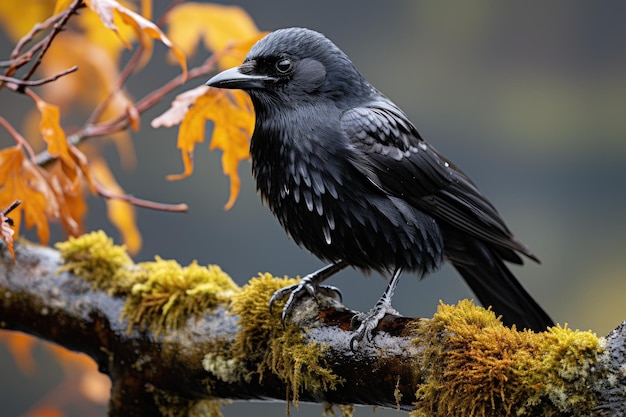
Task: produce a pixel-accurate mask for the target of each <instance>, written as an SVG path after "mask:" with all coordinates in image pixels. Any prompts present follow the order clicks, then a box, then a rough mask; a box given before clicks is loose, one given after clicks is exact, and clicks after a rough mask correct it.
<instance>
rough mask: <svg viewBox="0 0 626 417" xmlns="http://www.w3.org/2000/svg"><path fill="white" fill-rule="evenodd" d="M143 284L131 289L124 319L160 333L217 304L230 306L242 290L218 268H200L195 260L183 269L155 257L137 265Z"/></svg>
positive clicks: (136, 284) (138, 283) (130, 324)
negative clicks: (231, 298)
mask: <svg viewBox="0 0 626 417" xmlns="http://www.w3.org/2000/svg"><path fill="white" fill-rule="evenodd" d="M137 266H138V268H139V270H140V271H141V273H140V274H141V275H142V278H141V279H140V280H139V281H140V282H137V283H135V284H134V285H133V286H132V289H131V293H130V294H129V297H128V299H127V301H126V304H125V305H124V309H123V312H122V317H123V318H128V319H129V328H130V326H133V325H140V326H145V327H148V328H150V329H151V330H153V331H154V332H155V333H157V334H158V333H160V332H162V331H164V330H171V329H176V328H179V327H181V326H183V325H184V324H185V321H186V320H187V318H188V317H189V316H193V315H195V316H198V315H201V314H203V313H204V312H206V311H207V310H209V309H212V308H215V307H216V306H217V305H218V304H228V303H229V302H230V297H231V296H232V295H233V294H234V293H236V292H237V291H239V287H238V286H237V284H235V283H234V282H233V280H232V279H231V278H230V277H229V276H228V275H227V274H226V273H224V272H223V271H222V270H221V269H220V268H219V267H218V266H216V265H209V266H208V267H204V266H200V265H198V264H197V263H196V262H195V261H194V262H192V263H191V264H190V265H189V266H187V267H183V266H181V265H180V264H178V263H177V262H176V261H171V260H169V261H168V260H163V259H161V258H159V257H158V256H157V257H156V260H155V261H154V262H143V263H140V264H138V265H137Z"/></svg>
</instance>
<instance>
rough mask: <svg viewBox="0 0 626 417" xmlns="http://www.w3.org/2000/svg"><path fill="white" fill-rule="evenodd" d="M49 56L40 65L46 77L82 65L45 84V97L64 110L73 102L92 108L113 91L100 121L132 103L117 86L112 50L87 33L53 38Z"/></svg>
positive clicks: (108, 118) (76, 104) (78, 105)
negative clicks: (85, 35) (72, 71)
mask: <svg viewBox="0 0 626 417" xmlns="http://www.w3.org/2000/svg"><path fill="white" fill-rule="evenodd" d="M46 57H47V58H50V59H44V60H43V61H42V63H41V67H40V68H41V71H42V75H43V76H44V77H48V76H52V75H54V74H56V73H58V72H60V71H62V70H64V69H67V68H69V67H71V66H73V65H78V67H79V70H78V71H77V72H75V73H73V74H71V75H68V76H66V77H62V78H59V79H58V80H56V81H55V82H53V83H47V84H46V85H44V86H43V87H42V88H43V96H44V97H46V101H48V102H52V103H55V104H57V105H59V106H60V108H61V109H62V110H63V111H64V112H66V111H68V110H70V108H71V107H72V106H75V107H78V108H79V109H81V110H84V109H85V108H86V109H89V110H91V109H93V108H94V107H95V106H97V105H99V104H100V103H102V102H103V101H104V100H105V99H106V98H107V97H108V96H109V95H110V94H111V92H113V97H111V99H110V100H109V102H108V103H107V107H106V109H105V111H104V112H103V114H102V116H101V118H100V119H99V120H98V121H102V120H110V119H112V118H115V117H118V116H121V115H123V114H125V113H126V112H127V111H128V109H129V108H130V107H132V106H133V104H132V100H131V99H130V98H129V97H128V95H127V93H126V92H125V91H123V90H119V89H118V88H117V85H116V82H117V78H118V76H119V73H118V70H117V62H116V61H115V60H114V58H113V57H111V54H110V52H107V51H106V50H105V49H103V48H101V47H100V46H98V45H96V44H94V43H93V42H90V40H89V39H87V38H86V37H84V36H82V35H80V34H77V33H70V32H66V33H64V34H63V36H59V37H57V38H56V39H55V40H54V42H53V43H52V45H51V46H50V49H49V50H48V52H47V54H46ZM85 86H89V88H85Z"/></svg>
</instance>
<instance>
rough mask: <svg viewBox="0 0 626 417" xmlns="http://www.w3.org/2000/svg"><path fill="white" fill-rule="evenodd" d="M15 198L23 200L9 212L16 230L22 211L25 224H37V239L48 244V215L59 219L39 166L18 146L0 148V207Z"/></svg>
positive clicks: (53, 199)
mask: <svg viewBox="0 0 626 417" xmlns="http://www.w3.org/2000/svg"><path fill="white" fill-rule="evenodd" d="M15 200H21V201H22V204H21V205H20V206H19V207H18V208H17V209H16V210H14V211H12V212H11V218H12V219H13V221H14V223H15V230H19V225H20V222H21V214H23V215H24V220H25V222H26V227H27V228H31V227H33V226H37V236H38V237H39V240H40V241H41V242H42V243H43V244H47V243H48V239H49V237H50V229H49V226H48V218H58V215H59V207H58V203H57V200H56V198H55V195H54V192H53V190H52V189H51V188H50V186H49V185H48V183H47V182H46V179H45V176H44V173H43V172H42V171H41V168H39V167H38V166H37V165H35V164H33V163H32V162H31V161H30V160H28V159H26V158H25V157H24V153H23V152H22V149H21V147H20V146H15V147H11V148H6V149H2V150H1V151H0V207H7V206H9V205H10V204H11V203H12V202H13V201H15Z"/></svg>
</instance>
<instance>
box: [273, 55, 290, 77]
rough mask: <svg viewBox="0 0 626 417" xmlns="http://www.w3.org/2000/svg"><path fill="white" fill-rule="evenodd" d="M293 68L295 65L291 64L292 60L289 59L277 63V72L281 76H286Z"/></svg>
mask: <svg viewBox="0 0 626 417" xmlns="http://www.w3.org/2000/svg"><path fill="white" fill-rule="evenodd" d="M292 66H293V64H292V63H291V60H290V59H287V58H283V59H281V60H278V61H276V71H278V72H279V73H281V74H286V73H288V72H289V71H291V67H292Z"/></svg>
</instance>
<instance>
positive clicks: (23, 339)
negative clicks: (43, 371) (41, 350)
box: [0, 332, 37, 375]
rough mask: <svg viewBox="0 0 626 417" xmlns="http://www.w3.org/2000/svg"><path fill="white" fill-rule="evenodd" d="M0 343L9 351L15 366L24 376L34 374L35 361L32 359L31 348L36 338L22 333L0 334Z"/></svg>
mask: <svg viewBox="0 0 626 417" xmlns="http://www.w3.org/2000/svg"><path fill="white" fill-rule="evenodd" d="M0 341H2V344H3V345H4V346H6V348H7V349H8V350H9V352H10V353H11V355H12V356H13V359H14V360H15V364H16V365H17V366H18V368H20V370H21V371H22V372H23V373H24V374H31V375H32V374H33V373H34V372H35V368H36V367H35V359H34V358H33V346H34V345H35V343H36V342H37V338H35V337H34V336H30V335H27V334H24V333H17V332H1V333H0Z"/></svg>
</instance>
